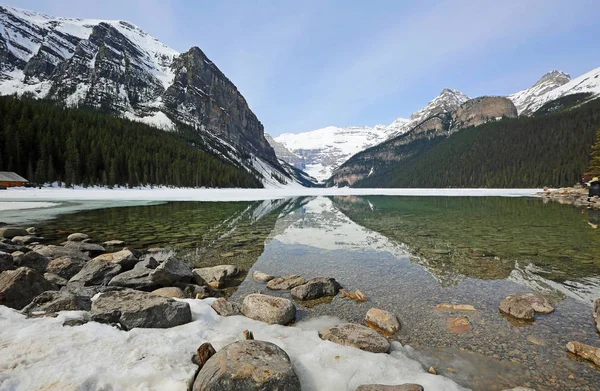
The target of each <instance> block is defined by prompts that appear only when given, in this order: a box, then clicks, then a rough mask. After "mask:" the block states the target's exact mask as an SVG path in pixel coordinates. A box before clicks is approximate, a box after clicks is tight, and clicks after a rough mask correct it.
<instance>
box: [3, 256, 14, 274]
mask: <svg viewBox="0 0 600 391" xmlns="http://www.w3.org/2000/svg"><path fill="white" fill-rule="evenodd" d="M14 268H15V260H14V258H13V256H12V255H11V254H8V253H5V252H3V251H0V273H2V272H3V271H5V270H13V269H14Z"/></svg>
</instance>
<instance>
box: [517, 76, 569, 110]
mask: <svg viewBox="0 0 600 391" xmlns="http://www.w3.org/2000/svg"><path fill="white" fill-rule="evenodd" d="M570 81H571V76H569V75H568V74H567V73H565V72H562V71H557V70H553V71H550V72H548V73H546V74H545V75H544V76H542V77H541V78H540V79H539V80H538V81H537V82H536V83H535V84H534V85H533V86H531V87H529V88H527V89H525V90H522V91H519V92H515V93H514V94H512V95H509V96H508V97H507V98H508V99H510V100H512V101H513V103H514V104H515V106H516V107H517V111H518V112H519V115H530V114H532V113H533V112H534V111H535V110H537V109H538V108H539V107H540V106H541V105H542V104H543V102H545V101H546V99H545V98H544V96H546V95H547V94H548V93H549V92H550V91H553V90H555V89H557V88H558V87H561V86H563V85H565V84H567V83H568V82H570Z"/></svg>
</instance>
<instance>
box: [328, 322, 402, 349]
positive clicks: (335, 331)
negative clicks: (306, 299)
mask: <svg viewBox="0 0 600 391" xmlns="http://www.w3.org/2000/svg"><path fill="white" fill-rule="evenodd" d="M319 337H320V338H321V339H322V340H325V341H331V342H334V343H337V344H339V345H344V346H352V347H355V348H357V349H361V350H364V351H367V352H373V353H387V351H388V350H389V349H390V343H389V341H388V340H387V339H386V338H385V337H383V336H381V334H379V333H378V332H377V331H375V330H373V329H370V328H368V327H366V326H362V325H359V324H356V323H342V324H338V325H336V326H331V327H326V328H324V329H321V330H320V331H319Z"/></svg>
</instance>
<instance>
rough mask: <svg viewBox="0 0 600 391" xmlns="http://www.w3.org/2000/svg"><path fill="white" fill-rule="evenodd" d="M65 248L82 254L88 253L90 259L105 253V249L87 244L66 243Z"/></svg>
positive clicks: (93, 244)
mask: <svg viewBox="0 0 600 391" xmlns="http://www.w3.org/2000/svg"><path fill="white" fill-rule="evenodd" d="M65 248H72V249H75V250H78V251H81V252H83V253H88V254H90V256H92V257H95V256H97V255H101V254H104V253H105V252H106V249H105V248H104V247H102V246H101V245H99V244H96V243H88V242H67V243H65Z"/></svg>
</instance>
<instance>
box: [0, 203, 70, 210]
mask: <svg viewBox="0 0 600 391" xmlns="http://www.w3.org/2000/svg"><path fill="white" fill-rule="evenodd" d="M58 205H59V204H58V203H56V202H35V201H33V202H19V201H0V211H7V210H23V209H38V208H50V207H53V206H58Z"/></svg>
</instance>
